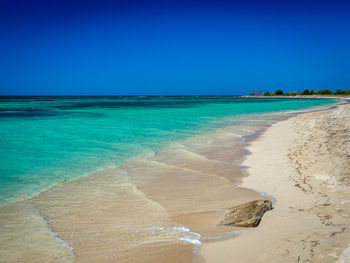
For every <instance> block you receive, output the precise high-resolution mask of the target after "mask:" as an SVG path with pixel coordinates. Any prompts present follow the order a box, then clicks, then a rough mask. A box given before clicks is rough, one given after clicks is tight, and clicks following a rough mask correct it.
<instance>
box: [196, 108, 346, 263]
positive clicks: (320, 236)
mask: <svg viewBox="0 0 350 263" xmlns="http://www.w3.org/2000/svg"><path fill="white" fill-rule="evenodd" d="M349 109H350V105H349V104H345V105H340V106H338V107H337V108H336V109H331V110H325V111H316V112H310V113H304V114H300V115H297V116H295V117H293V118H290V119H287V120H283V121H280V122H277V123H275V124H273V125H272V126H271V127H269V128H268V129H267V130H266V131H265V132H264V133H263V134H262V135H261V136H260V137H259V138H258V139H257V140H255V141H253V142H252V143H251V144H250V146H249V147H248V149H249V150H250V152H251V154H250V155H248V156H247V158H246V159H245V161H244V162H243V165H245V166H247V167H248V168H247V173H248V176H247V177H244V178H243V180H242V181H243V182H242V185H243V186H244V187H248V188H253V189H259V191H263V192H266V193H267V194H268V195H272V196H273V197H274V198H276V203H275V204H274V209H273V210H271V211H269V212H267V213H265V215H264V217H263V219H262V221H261V223H260V225H259V226H258V227H257V228H253V229H242V228H238V229H239V230H240V232H241V233H240V235H239V237H237V238H234V239H231V240H225V241H218V242H216V243H210V244H204V245H203V246H202V248H201V256H202V257H203V258H204V260H205V262H207V263H211V262H222V263H225V262H227V263H228V262H310V261H311V262H339V263H342V262H347V260H350V257H349V250H350V248H349V247H350V234H349V232H348V231H349V230H348V228H349V227H350V220H349V219H348V218H350V216H348V215H350V206H348V207H346V206H345V204H347V203H348V200H346V197H347V196H348V195H347V193H348V191H347V190H349V186H348V185H347V183H346V182H347V177H346V176H345V178H344V176H343V177H342V176H341V174H342V173H344V171H346V170H342V171H341V172H339V175H338V174H337V176H338V177H339V178H341V179H335V178H336V177H335V174H334V178H333V177H332V173H331V170H329V171H327V170H326V168H324V169H322V168H323V167H322V163H323V162H326V160H327V159H329V158H331V157H332V156H331V155H330V154H329V153H328V155H327V152H322V153H320V156H322V158H323V159H321V157H319V156H315V155H314V154H315V153H314V152H313V151H316V152H317V149H316V147H315V146H316V144H317V143H319V141H318V140H322V139H325V138H327V137H322V136H323V134H322V133H325V134H326V135H327V132H328V131H329V129H333V128H337V127H338V125H337V124H339V123H340V124H341V123H342V122H346V120H347V119H346V118H348V117H347V116H346V113H349V111H350V110H349ZM340 118H343V119H340ZM344 118H345V120H344ZM324 119H326V121H325V120H324ZM330 121H334V123H333V126H329V124H328V122H330ZM315 122H316V123H320V124H319V127H317V128H318V129H316V128H314V127H313V126H312V125H315V124H314V123H315ZM345 125H346V123H345ZM341 127H342V126H341ZM345 128H346V127H345ZM345 128H344V129H343V130H344V133H345V132H348V130H346V129H345ZM310 129H311V130H312V131H314V132H317V131H319V133H320V135H319V137H320V138H317V137H312V139H310V136H314V135H312V133H310V131H311V130H310ZM315 129H316V130H315ZM286 131H289V132H286ZM330 134H332V135H333V136H335V134H336V133H334V132H333V133H330ZM347 135H348V134H347ZM344 137H345V136H344ZM340 139H341V138H340ZM340 139H339V138H338V140H340ZM329 140H330V141H331V138H330V139H329ZM320 142H321V141H320ZM331 142H333V141H331ZM323 143H325V144H327V146H328V141H323ZM339 143H340V144H341V143H344V142H342V141H341V140H340V141H339ZM305 145H306V146H305ZM331 146H332V145H331ZM325 147H326V146H325ZM333 147H334V146H333ZM306 154H307V155H306ZM345 156H346V155H345ZM339 158H343V159H339V160H337V165H338V166H339V165H340V166H341V165H348V162H349V161H346V159H345V161H344V156H341V157H339ZM328 165H330V164H328ZM332 168H333V169H334V170H336V169H338V170H339V169H340V168H339V167H332ZM325 172H329V173H331V175H328V176H326V175H319V174H318V173H325ZM305 174H306V175H305ZM344 181H345V183H344ZM305 182H307V183H305ZM338 188H339V189H338ZM349 202H350V201H349ZM339 207H341V208H339ZM267 238H268V239H267ZM267 240H268V242H267Z"/></svg>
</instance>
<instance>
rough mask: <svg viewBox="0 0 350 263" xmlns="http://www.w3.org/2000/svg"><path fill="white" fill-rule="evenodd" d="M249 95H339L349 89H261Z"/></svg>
mask: <svg viewBox="0 0 350 263" xmlns="http://www.w3.org/2000/svg"><path fill="white" fill-rule="evenodd" d="M249 95H251V96H254V95H257V96H261V95H264V96H298V95H303V96H304V95H306V96H307V95H336V96H341V95H350V89H345V90H342V89H337V90H336V91H332V90H329V89H323V90H308V89H306V90H304V91H302V92H299V91H291V92H286V93H284V92H283V90H281V89H278V90H276V91H274V92H272V93H270V92H268V91H265V92H264V93H262V92H261V91H258V92H256V94H254V93H253V92H252V93H250V94H249Z"/></svg>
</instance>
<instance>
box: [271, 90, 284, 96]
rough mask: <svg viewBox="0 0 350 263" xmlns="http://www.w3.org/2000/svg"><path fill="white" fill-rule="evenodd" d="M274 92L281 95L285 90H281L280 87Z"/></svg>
mask: <svg viewBox="0 0 350 263" xmlns="http://www.w3.org/2000/svg"><path fill="white" fill-rule="evenodd" d="M273 94H274V95H277V96H280V95H283V91H282V90H280V89H278V90H276V91H275V92H274V93H273Z"/></svg>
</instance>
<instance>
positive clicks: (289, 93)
mask: <svg viewBox="0 0 350 263" xmlns="http://www.w3.org/2000/svg"><path fill="white" fill-rule="evenodd" d="M299 94H300V92H296V91H291V92H287V93H284V95H285V96H296V95H299Z"/></svg>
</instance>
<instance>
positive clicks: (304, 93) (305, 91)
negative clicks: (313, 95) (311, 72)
mask: <svg viewBox="0 0 350 263" xmlns="http://www.w3.org/2000/svg"><path fill="white" fill-rule="evenodd" d="M301 95H310V91H309V90H308V89H305V90H304V91H303V92H302V93H301Z"/></svg>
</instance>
